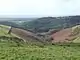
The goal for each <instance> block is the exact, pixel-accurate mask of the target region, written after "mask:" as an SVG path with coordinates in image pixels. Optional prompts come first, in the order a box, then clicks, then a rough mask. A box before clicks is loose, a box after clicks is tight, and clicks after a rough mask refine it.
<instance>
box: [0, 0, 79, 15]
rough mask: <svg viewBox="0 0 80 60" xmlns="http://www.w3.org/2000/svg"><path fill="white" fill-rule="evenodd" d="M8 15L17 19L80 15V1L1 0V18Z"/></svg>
mask: <svg viewBox="0 0 80 60" xmlns="http://www.w3.org/2000/svg"><path fill="white" fill-rule="evenodd" d="M7 15H8V16H10V15H14V16H15V15H17V17H21V16H22V15H23V16H22V17H26V16H27V17H41V16H67V15H80V0H0V16H5V17H6V16H7ZM18 15H19V16H18ZM10 17H11V16H10Z"/></svg>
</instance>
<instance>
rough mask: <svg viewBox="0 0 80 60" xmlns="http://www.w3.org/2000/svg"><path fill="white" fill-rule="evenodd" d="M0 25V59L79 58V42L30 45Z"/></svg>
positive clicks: (57, 59)
mask: <svg viewBox="0 0 80 60" xmlns="http://www.w3.org/2000/svg"><path fill="white" fill-rule="evenodd" d="M6 28H8V27H5V26H1V27H0V29H1V30H0V60H80V44H79V43H78V44H71V45H42V44H41V45H31V44H27V43H23V42H22V41H20V39H18V38H12V37H14V34H12V35H9V34H7V32H8V30H7V29H6Z"/></svg>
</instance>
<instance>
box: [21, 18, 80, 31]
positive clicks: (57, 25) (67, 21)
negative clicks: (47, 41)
mask: <svg viewBox="0 0 80 60" xmlns="http://www.w3.org/2000/svg"><path fill="white" fill-rule="evenodd" d="M78 24H80V16H65V17H42V18H38V19H35V20H33V21H29V22H23V23H22V25H23V27H24V28H26V29H30V30H31V31H33V32H48V31H49V30H50V29H59V30H60V29H63V28H69V27H72V26H75V25H78Z"/></svg>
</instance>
